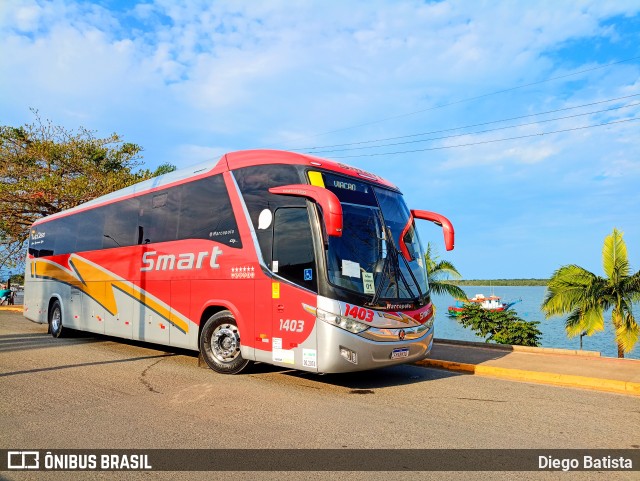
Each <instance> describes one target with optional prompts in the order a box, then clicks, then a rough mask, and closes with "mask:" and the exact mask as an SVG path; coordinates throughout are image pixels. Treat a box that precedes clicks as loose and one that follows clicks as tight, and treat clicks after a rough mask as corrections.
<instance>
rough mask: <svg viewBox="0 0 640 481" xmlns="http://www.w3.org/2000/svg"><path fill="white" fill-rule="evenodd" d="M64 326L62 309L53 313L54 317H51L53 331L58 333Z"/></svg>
mask: <svg viewBox="0 0 640 481" xmlns="http://www.w3.org/2000/svg"><path fill="white" fill-rule="evenodd" d="M61 325H62V314H60V309H56V310H55V311H53V315H52V316H51V330H52V331H53V332H57V331H58V329H60V326H61Z"/></svg>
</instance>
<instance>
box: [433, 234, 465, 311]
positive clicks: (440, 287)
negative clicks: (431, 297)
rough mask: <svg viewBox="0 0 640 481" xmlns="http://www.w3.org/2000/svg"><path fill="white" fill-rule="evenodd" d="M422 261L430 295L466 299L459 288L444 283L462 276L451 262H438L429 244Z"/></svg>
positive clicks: (438, 259)
mask: <svg viewBox="0 0 640 481" xmlns="http://www.w3.org/2000/svg"><path fill="white" fill-rule="evenodd" d="M424 260H425V262H426V267H427V281H428V282H429V287H430V289H431V293H432V294H449V295H450V296H453V297H454V298H462V299H466V298H467V294H466V292H464V291H463V290H462V289H461V288H460V287H458V286H456V285H454V284H450V283H448V282H444V281H445V279H447V278H454V279H460V278H461V277H462V276H461V275H460V273H459V272H458V270H457V269H456V268H455V267H454V266H453V264H452V263H451V262H449V261H445V260H440V258H439V256H438V255H437V253H436V252H435V251H434V249H433V247H432V246H431V243H428V244H427V252H426V253H425V254H424ZM434 310H435V306H434ZM434 312H435V311H434Z"/></svg>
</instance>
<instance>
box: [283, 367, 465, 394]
mask: <svg viewBox="0 0 640 481" xmlns="http://www.w3.org/2000/svg"><path fill="white" fill-rule="evenodd" d="M283 374H286V375H288V376H293V377H298V378H304V379H307V380H311V381H315V382H318V383H322V384H330V385H332V386H339V387H343V388H345V389H349V390H350V391H349V393H350V394H373V393H374V389H383V388H388V387H394V386H406V385H412V384H419V383H424V382H429V381H437V380H439V379H447V378H451V377H456V376H461V375H463V374H460V373H454V372H449V371H442V370H439V369H425V368H423V367H419V366H414V365H412V364H401V365H398V366H390V367H385V368H382V369H374V370H371V371H358V372H350V373H343V374H315V373H309V372H303V371H286V372H284V373H283Z"/></svg>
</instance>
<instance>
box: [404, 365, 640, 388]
mask: <svg viewBox="0 0 640 481" xmlns="http://www.w3.org/2000/svg"><path fill="white" fill-rule="evenodd" d="M415 364H417V365H420V366H425V367H435V368H439V369H447V370H449V371H457V372H465V373H469V374H474V375H476V376H487V377H496V378H500V379H510V380H514V381H525V382H535V383H540V384H551V385H555V386H564V387H576V388H582V389H592V390H596V391H606V392H613V393H617V394H627V395H632V396H640V383H637V382H631V381H618V380H614V379H600V378H595V377H586V376H575V375H573V374H558V373H550V372H540V371H525V370H522V369H510V368H505V367H494V366H479V365H476V364H466V363H461V362H452V361H441V360H438V359H425V360H423V361H418V362H417V363H415Z"/></svg>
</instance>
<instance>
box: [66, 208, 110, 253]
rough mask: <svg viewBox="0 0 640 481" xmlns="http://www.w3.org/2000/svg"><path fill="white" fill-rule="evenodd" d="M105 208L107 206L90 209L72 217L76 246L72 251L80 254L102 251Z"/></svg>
mask: <svg viewBox="0 0 640 481" xmlns="http://www.w3.org/2000/svg"><path fill="white" fill-rule="evenodd" d="M106 207H108V206H105V207H100V208H98V209H90V210H87V211H84V212H80V213H79V214H76V215H74V216H73V217H75V219H74V220H75V222H76V223H77V225H76V229H77V230H76V232H77V236H76V246H75V249H74V251H76V252H82V251H92V250H97V249H102V241H103V239H104V237H103V232H104V218H105V210H106ZM68 252H73V251H68Z"/></svg>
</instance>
